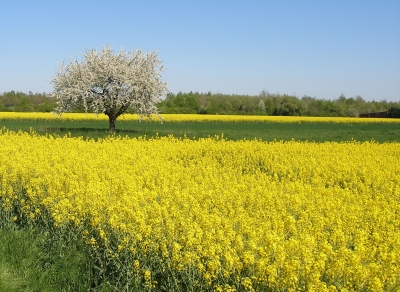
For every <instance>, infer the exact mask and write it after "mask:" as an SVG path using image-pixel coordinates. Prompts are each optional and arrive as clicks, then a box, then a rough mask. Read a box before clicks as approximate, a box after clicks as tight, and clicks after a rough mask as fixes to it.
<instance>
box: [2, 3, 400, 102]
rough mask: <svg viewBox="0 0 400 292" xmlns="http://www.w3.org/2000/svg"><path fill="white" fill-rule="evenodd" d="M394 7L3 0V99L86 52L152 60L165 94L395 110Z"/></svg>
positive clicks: (397, 11) (398, 20) (398, 27)
mask: <svg viewBox="0 0 400 292" xmlns="http://www.w3.org/2000/svg"><path fill="white" fill-rule="evenodd" d="M399 15H400V1H398V0H396V1H394V0H393V1H384V0H381V1H368V0H364V1H355V0H347V1H342V0H336V1H322V0H321V1H308V0H304V1H289V0H287V1H284V0H283V1H234V0H231V1H218V0H215V1H208V0H203V1H174V0H170V1H119V0H114V1H103V0H98V1H85V0H80V1H64V0H57V1H54V0H53V1H41V0H37V1H19V0H14V1H11V0H0V40H1V45H0V92H4V91H11V90H15V91H22V92H28V91H33V92H51V91H52V86H51V84H50V83H49V82H48V80H49V79H51V78H52V77H53V76H54V75H55V72H56V69H57V67H58V63H59V62H62V61H64V60H68V59H69V57H72V58H75V57H77V56H78V53H84V52H85V50H86V49H101V47H102V46H103V45H110V46H111V47H112V48H113V49H114V50H119V49H120V47H124V48H125V49H126V50H135V49H138V48H142V49H143V50H145V51H147V50H150V51H154V50H157V51H158V53H159V57H160V58H161V59H162V60H163V62H164V65H165V66H166V67H167V68H168V70H167V71H165V72H164V74H163V80H164V81H165V82H167V83H168V87H169V89H170V91H171V92H173V93H177V92H179V91H182V92H189V91H193V92H195V91H198V92H208V91H211V92H212V93H217V92H219V93H224V94H248V95H257V94H259V93H260V92H261V91H262V90H267V91H269V92H270V93H280V94H295V95H296V96H298V97H302V96H304V95H307V96H311V97H316V98H318V99H337V98H338V97H339V96H340V95H341V94H342V93H343V94H344V95H345V96H346V97H355V96H357V95H360V96H362V97H363V98H364V99H365V100H377V101H379V100H382V99H386V100H388V101H400V17H399Z"/></svg>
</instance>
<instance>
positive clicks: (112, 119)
mask: <svg viewBox="0 0 400 292" xmlns="http://www.w3.org/2000/svg"><path fill="white" fill-rule="evenodd" d="M116 119H117V117H116V116H115V115H112V114H111V115H108V120H109V122H110V132H115V120H116Z"/></svg>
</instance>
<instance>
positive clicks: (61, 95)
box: [51, 46, 168, 131]
mask: <svg viewBox="0 0 400 292" xmlns="http://www.w3.org/2000/svg"><path fill="white" fill-rule="evenodd" d="M163 71H164V66H163V64H162V61H161V60H160V59H159V58H158V53H157V52H146V53H143V52H142V50H140V49H139V50H136V51H129V52H125V50H124V49H120V51H119V52H114V51H113V50H112V49H111V48H110V47H109V46H104V47H103V48H102V49H101V50H100V51H97V50H86V53H85V54H84V55H83V58H82V60H81V61H79V60H78V59H70V60H69V62H68V63H65V62H64V63H62V64H60V66H59V68H58V69H57V73H56V76H55V77H54V78H53V79H52V80H51V83H52V84H53V86H54V91H53V93H52V96H53V97H55V98H56V99H57V107H56V108H55V109H54V112H55V113H58V114H61V113H64V112H68V111H71V110H73V109H74V108H76V107H77V106H83V108H84V110H85V112H88V111H91V112H94V113H96V114H100V113H104V114H105V115H107V116H108V118H109V122H110V131H114V130H115V121H116V119H117V118H118V117H119V116H120V115H122V114H124V113H125V112H135V113H137V114H139V117H140V118H141V117H142V116H143V115H147V116H151V115H152V114H157V115H158V110H157V103H158V102H160V101H161V98H162V97H163V96H164V95H166V94H167V93H168V88H167V84H166V83H165V82H163V81H162V80H161V73H162V72H163Z"/></svg>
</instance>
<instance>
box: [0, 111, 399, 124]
mask: <svg viewBox="0 0 400 292" xmlns="http://www.w3.org/2000/svg"><path fill="white" fill-rule="evenodd" d="M160 117H161V118H162V119H163V121H165V122H271V123H400V119H384V118H352V117H300V116H299V117H297V116H243V115H199V114H161V115H160ZM55 119H60V120H72V121H83V120H90V121H99V120H108V117H107V116H106V115H103V114H99V115H95V114H90V113H88V114H85V113H65V114H63V115H61V116H60V115H54V114H52V113H29V112H1V113H0V120H55ZM143 119H144V120H147V118H146V117H144V118H143ZM152 119H153V120H154V121H158V120H159V119H158V117H157V116H156V115H153V116H152ZM132 120H133V121H137V120H139V116H138V115H136V114H125V115H123V116H121V117H120V118H119V119H118V121H132Z"/></svg>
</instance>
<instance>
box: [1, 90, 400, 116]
mask: <svg viewBox="0 0 400 292" xmlns="http://www.w3.org/2000/svg"><path fill="white" fill-rule="evenodd" d="M55 107H56V99H55V98H53V97H51V96H50V95H49V94H46V93H32V92H29V93H28V94H26V93H23V92H15V91H10V92H4V93H3V94H0V112H2V111H3V112H4V111H15V112H51V111H52V110H53V109H54V108H55ZM158 108H159V110H160V112H161V113H168V114H170V113H188V114H189V113H190V114H193V113H198V114H237V115H269V116H316V117H357V116H359V115H362V114H369V113H382V112H385V113H387V114H386V116H387V117H393V118H400V101H399V102H387V101H386V100H381V101H365V100H364V99H363V98H362V97H361V96H356V97H349V98H346V97H345V96H344V95H343V94H342V95H341V96H339V97H338V98H337V99H335V100H325V99H316V98H315V97H310V96H303V97H301V98H299V97H296V96H293V95H287V94H283V95H282V94H271V93H269V92H268V91H265V90H263V91H261V93H260V94H259V95H256V96H249V95H236V94H232V95H229V94H220V93H217V94H212V93H211V92H208V93H198V92H194V93H193V92H189V93H182V92H179V93H178V94H172V93H170V94H168V96H167V97H166V98H165V99H164V100H163V101H162V102H160V103H159V104H158ZM75 112H83V108H76V109H75ZM364 116H365V115H364ZM371 116H373V115H371Z"/></svg>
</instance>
